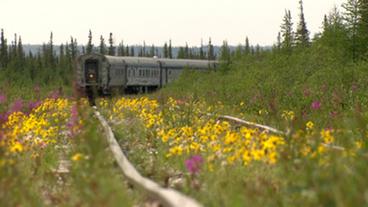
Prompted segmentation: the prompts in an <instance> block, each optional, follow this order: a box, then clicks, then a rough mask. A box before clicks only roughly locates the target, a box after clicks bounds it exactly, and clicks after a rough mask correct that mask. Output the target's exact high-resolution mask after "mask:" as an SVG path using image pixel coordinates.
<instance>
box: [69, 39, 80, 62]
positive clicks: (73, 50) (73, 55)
mask: <svg viewBox="0 0 368 207" xmlns="http://www.w3.org/2000/svg"><path fill="white" fill-rule="evenodd" d="M70 53H71V58H72V61H74V60H75V58H76V57H77V55H78V43H77V39H75V38H73V37H70Z"/></svg>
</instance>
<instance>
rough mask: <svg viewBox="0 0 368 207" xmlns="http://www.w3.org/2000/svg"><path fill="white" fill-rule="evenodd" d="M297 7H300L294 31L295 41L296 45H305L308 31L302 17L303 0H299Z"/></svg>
mask: <svg viewBox="0 0 368 207" xmlns="http://www.w3.org/2000/svg"><path fill="white" fill-rule="evenodd" d="M299 9H300V14H299V23H298V25H297V29H296V33H295V43H296V44H297V45H298V46H303V47H305V46H308V45H309V31H308V29H307V23H306V22H305V18H304V8H303V0H299ZM290 19H291V18H290Z"/></svg>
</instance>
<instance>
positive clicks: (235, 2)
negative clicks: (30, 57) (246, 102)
mask: <svg viewBox="0 0 368 207" xmlns="http://www.w3.org/2000/svg"><path fill="white" fill-rule="evenodd" d="M343 2H345V0H304V10H305V17H306V21H307V27H308V29H309V30H310V31H311V32H312V33H315V32H318V31H320V28H321V22H322V20H323V15H324V14H326V13H328V12H329V11H330V10H331V9H332V8H333V6H334V5H337V6H340V5H341V4H342V3H343ZM0 7H1V12H0V28H3V29H4V30H5V34H6V36H7V38H8V39H12V36H13V34H14V33H17V34H20V35H21V36H22V40H23V43H24V44H26V43H32V44H39V43H43V42H47V41H48V39H49V34H50V32H51V31H53V33H54V42H55V43H56V44H60V43H62V42H66V41H69V38H70V36H71V35H72V36H73V37H75V38H77V40H78V43H80V44H85V43H86V42H87V37H88V30H89V29H91V30H92V33H93V38H94V43H95V44H98V42H99V36H100V35H103V36H104V37H105V39H106V40H107V39H108V35H109V32H112V33H113V35H114V37H115V42H116V43H118V42H120V41H121V40H124V42H126V43H128V44H141V43H142V42H143V40H145V41H146V43H147V44H155V45H163V44H164V42H165V41H167V40H169V39H172V42H173V45H184V44H185V42H188V44H189V45H199V44H200V41H201V38H203V40H204V42H205V43H207V41H208V38H209V37H212V39H213V42H214V43H215V44H221V43H222V41H223V40H228V42H229V43H230V44H232V45H236V44H239V43H244V39H245V36H248V37H249V39H250V41H251V43H252V44H260V45H271V44H273V43H274V42H275V40H276V36H277V33H278V31H279V30H280V24H281V20H282V17H283V15H284V11H285V9H290V10H291V12H292V16H293V20H294V25H296V23H297V19H298V13H299V10H298V0H132V1H128V0H99V1H94V0H0Z"/></svg>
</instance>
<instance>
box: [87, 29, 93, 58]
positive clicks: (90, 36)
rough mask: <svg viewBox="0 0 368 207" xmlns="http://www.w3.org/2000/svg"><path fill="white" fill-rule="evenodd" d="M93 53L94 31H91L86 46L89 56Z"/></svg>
mask: <svg viewBox="0 0 368 207" xmlns="http://www.w3.org/2000/svg"><path fill="white" fill-rule="evenodd" d="M92 52H93V44H92V31H91V30H89V34H88V43H87V46H86V53H87V54H91V53H92Z"/></svg>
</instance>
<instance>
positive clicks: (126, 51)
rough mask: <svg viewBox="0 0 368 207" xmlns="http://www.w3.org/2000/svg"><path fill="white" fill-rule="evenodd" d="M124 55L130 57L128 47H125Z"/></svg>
mask: <svg viewBox="0 0 368 207" xmlns="http://www.w3.org/2000/svg"><path fill="white" fill-rule="evenodd" d="M125 55H126V56H130V51H129V46H128V45H127V46H126V47H125Z"/></svg>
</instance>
